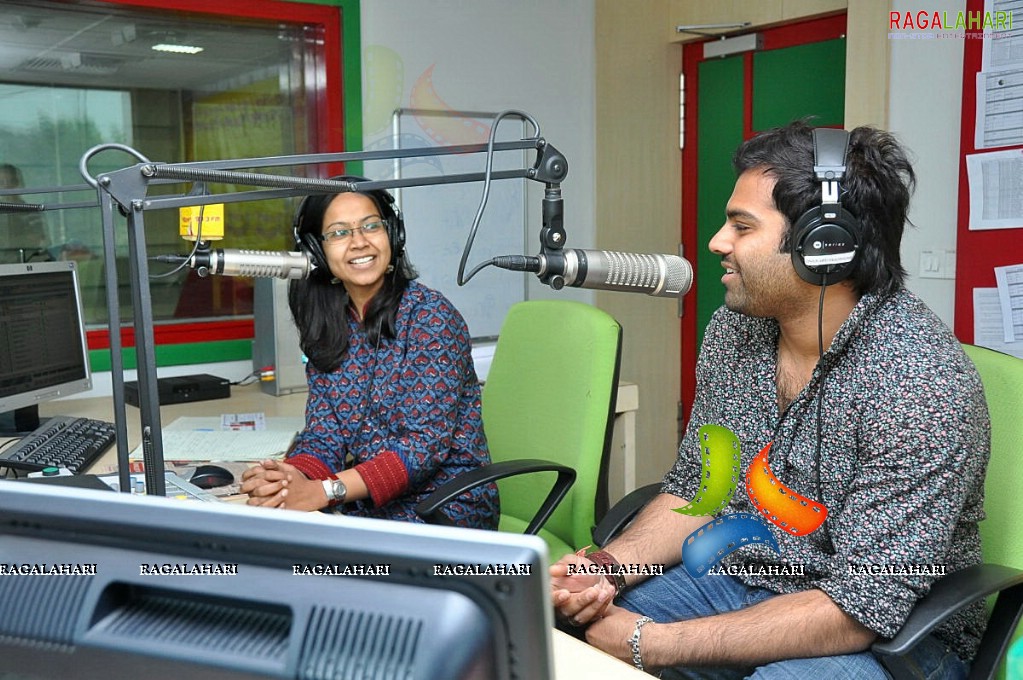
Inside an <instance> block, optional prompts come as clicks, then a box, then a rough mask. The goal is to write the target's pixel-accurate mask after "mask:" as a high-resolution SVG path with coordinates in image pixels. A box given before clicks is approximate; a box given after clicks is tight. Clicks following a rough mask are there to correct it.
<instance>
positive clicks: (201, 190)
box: [149, 183, 209, 281]
mask: <svg viewBox="0 0 1023 680" xmlns="http://www.w3.org/2000/svg"><path fill="white" fill-rule="evenodd" d="M196 190H197V195H199V196H208V195H209V194H208V193H207V191H206V185H205V184H202V183H200V184H197V185H196ZM205 210H206V204H205V203H203V204H202V205H200V206H199V224H198V225H197V226H196V231H195V243H193V244H192V250H191V252H189V253H188V255H187V256H185V259H184V260H183V261H182V262H181V263H180V264H178V266H176V267H174V268H173V269H171V270H170V271H168V272H164V273H163V274H150V275H149V280H150V281H153V280H156V279H166V278H170V277H171V276H174V275H175V274H177V273H178V272H180V271H181V270H183V269H184V268H185V267H187V266H188V263H189V262H191V261H192V258H193V257H195V254H196V253H197V252H198V251H199V244H200V243H202V217H203V211H205ZM159 258H160V256H159V255H155V256H153V257H150V258H149V259H150V260H157V261H159V262H163V261H164V260H160V259H159Z"/></svg>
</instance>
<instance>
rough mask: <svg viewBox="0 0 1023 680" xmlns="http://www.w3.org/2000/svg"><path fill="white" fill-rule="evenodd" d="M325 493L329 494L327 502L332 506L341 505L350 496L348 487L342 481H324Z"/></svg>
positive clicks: (335, 479) (334, 479)
mask: <svg viewBox="0 0 1023 680" xmlns="http://www.w3.org/2000/svg"><path fill="white" fill-rule="evenodd" d="M323 491H324V492H325V493H326V494H327V502H328V503H330V504H331V505H340V504H342V503H344V502H345V497H346V496H347V495H348V487H347V486H345V483H344V482H342V481H341V480H340V479H337V478H333V479H325V480H323Z"/></svg>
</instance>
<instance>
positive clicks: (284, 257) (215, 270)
mask: <svg viewBox="0 0 1023 680" xmlns="http://www.w3.org/2000/svg"><path fill="white" fill-rule="evenodd" d="M153 259H155V260H157V261H160V262H170V263H176V264H180V263H182V262H187V263H188V266H189V267H191V268H192V269H195V270H196V271H197V273H198V274H199V276H202V277H206V276H209V275H210V274H216V275H218V276H254V277H257V278H268V279H304V278H307V277H308V276H309V274H310V273H311V272H312V271H313V270H314V269H316V265H315V264H313V261H312V258H310V257H309V255H308V254H307V253H305V252H289V251H271V250H234V249H230V248H217V249H215V250H198V251H196V253H195V254H194V255H192V256H188V255H157V256H156V257H155V258H153Z"/></svg>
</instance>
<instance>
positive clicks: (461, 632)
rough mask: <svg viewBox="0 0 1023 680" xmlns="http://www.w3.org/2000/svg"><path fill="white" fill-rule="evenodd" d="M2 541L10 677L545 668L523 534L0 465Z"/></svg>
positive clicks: (540, 548) (496, 673)
mask: <svg viewBox="0 0 1023 680" xmlns="http://www.w3.org/2000/svg"><path fill="white" fill-rule="evenodd" d="M0 556H2V557H0V570H6V572H7V573H5V574H2V575H0V660H2V661H0V667H2V670H3V672H2V673H0V676H2V677H3V678H4V679H5V680H41V679H43V678H46V679H49V678H60V677H68V678H72V677H73V678H76V680H78V679H83V678H84V679H92V678H103V679H106V678H122V677H123V678H146V679H147V680H150V679H153V678H157V679H159V678H188V679H189V680H208V679H210V678H222V679H227V678H253V677H268V678H308V679H310V680H311V679H314V678H316V679H318V678H323V679H327V678H331V679H339V680H340V679H345V678H377V679H379V680H389V679H397V678H402V679H403V680H416V679H422V680H454V679H458V680H468V679H477V678H478V679H481V680H482V679H486V680H511V679H512V678H518V679H522V680H526V679H528V680H545V679H546V678H550V677H552V675H553V665H552V659H551V644H552V642H551V640H552V638H551V631H552V627H553V616H552V612H551V604H550V599H549V593H548V588H549V580H548V575H547V549H546V547H545V544H544V543H543V541H542V540H540V539H539V538H537V537H535V536H526V535H518V534H509V533H502V532H489V531H482V530H477V529H458V528H452V527H438V526H427V525H416V524H411V523H406V522H396V521H387V520H376V519H365V518H354V517H344V516H340V515H326V514H323V513H301V512H296V511H290V510H269V509H262V508H254V507H248V506H244V505H235V504H231V503H198V502H194V501H181V500H174V499H171V498H163V497H141V496H130V495H126V494H118V493H113V492H103V491H94V490H86V489H78V488H61V487H54V486H50V485H41V484H30V483H27V482H16V481H0ZM12 571H13V572H19V573H11V572H12Z"/></svg>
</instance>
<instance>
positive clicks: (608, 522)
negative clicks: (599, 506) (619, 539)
mask: <svg viewBox="0 0 1023 680" xmlns="http://www.w3.org/2000/svg"><path fill="white" fill-rule="evenodd" d="M660 492H661V485H660V483H657V484H647V485H646V486H641V487H639V488H638V489H634V490H633V491H631V492H630V493H628V494H627V495H626V496H625V497H624V498H622V499H621V500H620V501H618V502H617V503H615V504H614V507H612V508H611V509H610V510H608V511H607V514H606V515H604V517H603V518H602V519H601V520H600V522H599V523H598V524H597V526H595V527H594V528H593V543H594V544H595V545H598V546H603V545H606V544H607V542H608V541H610V540H611V539H612V538H614V537H615V536H617V535H618V533H619V532H620V531H621V530H622V529H624V528H625V527H626V526H627V525H628V524H629V522H631V521H632V520H633V518H634V517H635V516H636V514H637V513H639V511H640V510H642V509H643V506H645V505H646V504H647V503H649V502H650V500H651V499H652V498H653V497H654V496H656V495H657V494H659V493H660Z"/></svg>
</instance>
